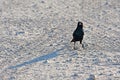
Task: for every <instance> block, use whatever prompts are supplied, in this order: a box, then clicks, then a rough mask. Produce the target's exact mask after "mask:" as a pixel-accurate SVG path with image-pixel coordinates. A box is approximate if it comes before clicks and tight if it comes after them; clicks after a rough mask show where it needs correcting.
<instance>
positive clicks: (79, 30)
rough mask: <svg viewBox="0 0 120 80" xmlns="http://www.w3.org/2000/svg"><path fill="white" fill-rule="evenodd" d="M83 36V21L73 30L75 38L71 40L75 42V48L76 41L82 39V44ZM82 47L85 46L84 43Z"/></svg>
mask: <svg viewBox="0 0 120 80" xmlns="http://www.w3.org/2000/svg"><path fill="white" fill-rule="evenodd" d="M83 36H84V31H83V23H82V22H78V24H77V28H76V29H75V31H74V32H73V39H72V40H71V42H74V49H75V43H76V41H80V44H82V40H83ZM82 47H83V45H82Z"/></svg>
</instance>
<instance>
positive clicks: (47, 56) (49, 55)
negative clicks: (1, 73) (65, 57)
mask: <svg viewBox="0 0 120 80" xmlns="http://www.w3.org/2000/svg"><path fill="white" fill-rule="evenodd" d="M63 49H64V48H61V49H58V50H56V51H54V52H52V53H50V54H47V55H43V56H39V57H36V58H34V59H32V60H29V61H26V62H23V63H21V64H18V65H15V66H10V67H8V69H16V68H19V67H22V66H26V65H29V64H33V63H36V62H39V61H43V60H49V59H52V58H54V57H57V56H58V55H59V52H60V51H61V50H63Z"/></svg>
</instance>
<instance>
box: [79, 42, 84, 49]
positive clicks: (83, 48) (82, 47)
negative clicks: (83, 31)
mask: <svg viewBox="0 0 120 80" xmlns="http://www.w3.org/2000/svg"><path fill="white" fill-rule="evenodd" d="M80 44H81V45H82V48H83V49H84V48H85V47H84V44H82V41H80Z"/></svg>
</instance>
